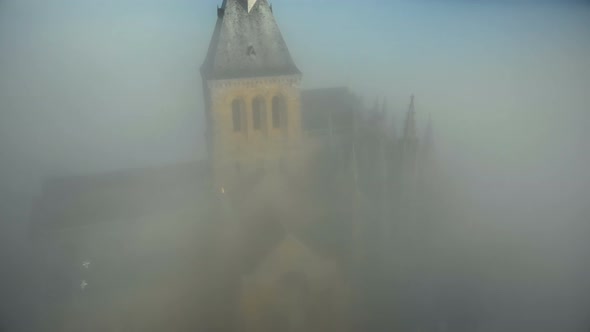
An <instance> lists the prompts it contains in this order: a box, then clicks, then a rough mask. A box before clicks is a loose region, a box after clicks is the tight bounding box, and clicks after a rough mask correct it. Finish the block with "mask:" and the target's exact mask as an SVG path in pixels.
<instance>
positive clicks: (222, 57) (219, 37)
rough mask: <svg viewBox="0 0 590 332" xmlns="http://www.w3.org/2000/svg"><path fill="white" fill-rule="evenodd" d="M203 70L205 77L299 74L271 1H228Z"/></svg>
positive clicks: (220, 14)
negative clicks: (274, 14) (269, 2)
mask: <svg viewBox="0 0 590 332" xmlns="http://www.w3.org/2000/svg"><path fill="white" fill-rule="evenodd" d="M201 73H202V75H203V77H204V78H205V79H232V78H245V77H260V76H278V75H298V74H300V73H301V72H300V71H299V69H298V68H297V67H296V66H295V63H294V62H293V59H292V58H291V54H290V53H289V49H288V48H287V44H286V43H285V41H284V39H283V36H282V35H281V32H280V30H279V27H278V25H277V23H276V21H275V18H274V16H273V12H272V8H271V6H270V5H269V4H268V1H267V0H224V2H223V4H222V6H221V8H218V18H217V24H216V25H215V30H214V32H213V37H212V38H211V43H210V45H209V51H208V52H207V57H206V59H205V62H204V63H203V66H202V67H201Z"/></svg>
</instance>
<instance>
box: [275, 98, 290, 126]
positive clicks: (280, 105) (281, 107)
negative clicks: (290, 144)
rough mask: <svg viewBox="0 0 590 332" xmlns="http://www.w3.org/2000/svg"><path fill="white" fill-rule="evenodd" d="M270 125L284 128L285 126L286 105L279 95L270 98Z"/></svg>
mask: <svg viewBox="0 0 590 332" xmlns="http://www.w3.org/2000/svg"><path fill="white" fill-rule="evenodd" d="M272 126H273V128H285V127H286V126H287V106H286V103H285V99H284V98H283V97H281V96H274V97H273V98H272Z"/></svg>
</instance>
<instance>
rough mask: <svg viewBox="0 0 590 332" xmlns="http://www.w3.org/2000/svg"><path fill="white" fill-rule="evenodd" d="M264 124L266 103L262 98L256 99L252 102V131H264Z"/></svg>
mask: <svg viewBox="0 0 590 332" xmlns="http://www.w3.org/2000/svg"><path fill="white" fill-rule="evenodd" d="M265 123H266V103H265V102H264V98H262V97H256V98H254V100H253V101H252V124H253V126H254V130H262V129H264V124H265Z"/></svg>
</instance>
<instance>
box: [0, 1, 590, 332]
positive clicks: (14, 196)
mask: <svg viewBox="0 0 590 332" xmlns="http://www.w3.org/2000/svg"><path fill="white" fill-rule="evenodd" d="M272 3H273V8H274V9H273V10H274V14H275V17H276V19H277V21H278V24H279V26H280V28H281V31H282V34H283V37H284V38H285V41H286V42H287V44H288V46H289V50H290V52H291V55H292V56H293V59H294V61H295V62H296V64H297V66H298V67H299V69H300V70H301V71H302V74H303V79H302V88H304V89H310V88H320V87H331V86H347V87H349V88H350V90H351V91H353V92H354V93H355V94H357V95H360V96H362V98H363V100H364V102H365V104H366V105H365V106H366V107H367V108H370V107H371V105H372V104H373V101H374V100H375V99H378V100H379V101H380V102H381V101H382V100H384V99H386V100H387V107H388V111H389V112H390V114H393V116H395V119H396V123H397V127H398V133H400V132H401V126H402V125H403V120H404V117H405V112H406V110H407V107H408V103H409V100H410V95H411V94H414V95H415V96H416V97H415V98H416V102H415V107H416V117H417V119H416V120H417V126H418V132H419V135H420V137H421V136H422V135H423V133H424V131H425V126H426V123H427V119H428V118H429V117H430V118H431V119H432V124H433V132H434V147H435V153H436V158H437V167H439V168H440V173H442V174H444V180H441V183H444V185H441V186H440V187H439V188H438V189H439V190H438V192H439V194H440V193H441V192H442V195H443V196H446V197H445V198H446V201H447V202H448V204H449V205H448V207H450V209H451V210H452V212H451V213H450V214H449V216H447V217H445V218H443V217H441V220H440V223H439V224H437V225H436V227H435V228H433V229H430V230H424V232H423V233H420V232H416V231H413V232H411V233H409V234H411V237H410V238H406V239H404V240H403V241H405V242H407V243H411V245H409V247H411V248H413V249H408V248H409V247H408V248H406V246H405V245H404V244H403V243H405V242H403V241H402V242H403V243H402V244H399V245H397V246H395V248H397V249H396V253H395V256H396V257H401V258H400V259H401V260H402V261H404V262H406V261H411V260H412V259H413V257H414V258H415V257H417V256H420V250H417V249H416V248H419V247H421V246H422V243H423V245H424V247H428V248H431V249H432V248H438V249H432V250H434V251H436V250H438V252H439V253H440V257H438V256H437V255H433V256H432V255H431V256H429V257H428V258H424V259H423V260H424V261H427V262H429V263H428V264H430V265H432V266H437V268H433V269H431V270H428V269H426V270H428V271H431V272H415V273H417V275H416V276H412V278H414V277H415V278H416V279H420V280H422V279H423V280H429V281H430V283H429V287H433V288H437V292H439V293H445V294H447V293H449V294H451V295H449V297H448V298H452V299H455V298H456V299H457V300H449V301H450V302H448V303H446V305H443V306H442V307H438V308H439V309H435V310H434V311H440V312H442V311H443V307H444V310H447V311H449V312H450V311H453V310H455V313H452V314H450V315H451V316H452V315H454V316H453V317H455V316H456V317H461V318H457V319H459V320H461V319H463V320H469V319H473V320H476V321H477V324H476V325H477V328H478V331H589V330H590V282H589V280H590V243H589V242H588V241H587V237H588V236H590V208H589V203H590V175H589V174H588V170H590V133H589V131H588V128H590V93H589V92H590V38H589V37H590V4H589V3H588V2H585V1H557V0H556V1H527V0H523V1H516V0H515V1H486V2H481V1H480V2H470V1H461V0H456V1H455V0H451V1H430V0H411V1H410V0H395V1H394V0H389V1H385V0H383V1H382V0H371V1H352V0H351V1H328V0H326V1H309V0H275V1H272ZM217 5H221V0H219V1H218V0H206V1H205V0H161V1H155V0H144V1H138V0H116V1H115V0H103V1H90V0H52V1H45V0H0V160H1V164H0V263H1V266H2V268H1V270H0V331H30V330H31V329H33V327H32V326H33V323H31V322H32V321H34V322H35V324H37V323H38V322H39V319H38V317H33V316H35V315H36V309H34V308H36V307H37V306H38V302H39V299H38V294H37V289H38V287H37V286H38V285H37V284H38V283H39V280H38V278H37V274H38V272H37V271H36V265H35V264H33V263H32V262H34V261H36V260H37V259H38V258H36V257H35V255H36V253H35V250H34V249H33V248H34V245H33V244H32V241H33V240H32V239H31V235H30V233H31V230H30V229H31V224H30V220H31V208H32V206H33V203H34V199H35V198H36V197H39V196H40V195H41V194H42V187H43V186H42V185H43V183H44V181H45V180H47V179H51V178H54V177H63V176H73V175H83V174H86V175H88V174H101V173H106V172H109V171H115V170H122V169H136V168H146V167H155V166H162V165H173V164H177V163H183V162H190V161H195V160H204V159H206V158H207V154H206V148H205V116H204V109H205V105H204V102H203V92H202V91H203V89H202V81H201V77H200V72H199V68H200V66H201V64H202V63H203V61H204V58H205V56H206V52H207V47H208V46H209V41H210V38H211V34H212V32H213V28H214V26H215V21H216V19H217V13H216V6H217ZM139 201H141V200H139ZM415 203H416V204H418V205H419V204H420V202H415ZM450 216H452V217H450ZM157 229H158V230H160V229H165V227H163V226H160V227H158V228H157ZM170 241H171V242H173V240H170ZM406 249H407V250H408V252H410V251H411V250H416V252H417V254H416V255H417V256H412V255H405V256H404V250H406ZM392 255H394V254H393V253H392ZM416 259H417V260H420V259H422V258H416ZM428 264H427V265H428ZM410 265H411V264H407V263H402V264H400V266H401V268H400V269H401V270H402V271H399V273H398V271H396V270H395V269H394V270H392V271H390V272H392V274H394V275H395V274H396V273H398V274H399V275H410V274H411V273H414V272H409V270H404V268H403V267H404V266H410ZM441 266H444V267H441ZM426 270H420V269H414V270H412V271H426ZM432 271H439V272H440V271H443V272H441V275H437V274H436V273H437V272H432ZM421 273H429V275H428V276H425V275H423V274H421ZM392 292H393V294H396V292H397V293H399V294H403V293H404V290H396V289H394V290H393V291H392ZM412 294H413V293H412ZM460 294H467V296H460ZM400 296H404V295H400ZM406 296H408V298H412V295H411V294H410V295H406ZM394 297H395V295H394ZM464 298H469V301H470V302H468V303H467V304H461V303H460V302H461V301H462V299H464ZM474 299H477V300H474ZM450 303H452V304H450ZM455 304H456V307H454V305H455ZM385 305H386V304H384V306H385ZM397 306H399V303H398V304H397V305H396V310H398V309H397ZM434 306H435V307H436V305H434ZM410 307H411V305H410V304H408V308H410ZM418 307H419V306H418ZM412 308H414V307H412ZM383 310H384V311H387V310H388V308H383ZM408 310H410V309H408ZM470 310H471V311H470ZM391 311H392V312H393V311H394V309H393V308H392V309H391ZM474 311H477V314H473V312H474ZM392 314H393V313H392ZM429 315H432V312H430V314H429ZM441 315H442V314H441ZM466 317H469V318H466ZM472 317H476V318H472ZM428 319H431V316H429V318H428ZM457 326H459V325H457ZM443 330H444V327H440V329H439V331H443ZM464 330H465V331H467V330H469V331H474V330H475V328H473V329H468V328H466V329H464ZM449 331H450V329H449Z"/></svg>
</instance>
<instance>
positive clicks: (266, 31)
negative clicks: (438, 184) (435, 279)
mask: <svg viewBox="0 0 590 332" xmlns="http://www.w3.org/2000/svg"><path fill="white" fill-rule="evenodd" d="M217 17H218V19H217V23H216V25H215V28H214V30H213V35H212V39H211V43H210V46H209V50H208V53H207V55H206V59H205V62H204V63H203V65H202V67H201V75H202V79H203V89H204V91H203V96H204V103H205V106H206V111H205V121H206V124H207V126H206V128H207V129H206V130H207V132H206V139H207V149H208V159H207V160H206V161H204V162H200V163H188V164H182V165H170V166H167V167H161V168H155V169H145V170H128V171H120V172H113V173H106V174H99V175H95V176H87V177H69V178H62V179H52V180H50V181H48V182H47V185H46V186H45V188H44V190H43V193H42V194H41V196H40V197H39V199H38V200H37V203H36V204H35V208H34V214H33V220H32V224H33V225H34V227H33V232H32V235H33V239H34V241H35V243H36V247H37V249H38V252H39V255H38V257H39V269H40V271H41V272H40V276H42V279H43V280H44V286H43V287H42V289H41V290H40V294H41V299H42V300H40V308H39V312H40V315H39V317H40V322H42V324H43V326H44V327H45V330H59V331H81V330H84V331H92V330H96V331H117V330H121V331H195V330H197V331H277V330H280V331H282V330H285V331H287V330H288V331H348V330H350V331H356V330H363V329H366V328H367V327H368V326H371V324H373V325H375V324H377V323H375V318H374V310H373V309H375V308H374V306H377V304H376V303H379V305H381V304H382V302H379V301H375V299H374V298H375V296H374V295H372V294H371V292H370V291H368V290H367V285H370V284H371V283H374V280H373V279H371V278H372V277H373V276H375V273H376V272H375V271H377V270H376V267H377V266H380V264H381V263H382V261H380V259H381V258H382V253H383V252H384V250H387V248H386V246H385V245H387V244H388V243H389V242H390V241H391V240H392V238H391V237H390V236H389V235H391V233H392V232H393V231H394V228H395V223H396V222H401V219H410V216H411V214H412V211H411V210H410V209H408V208H404V206H405V204H406V203H403V202H410V201H411V197H410V198H409V197H408V195H407V193H410V192H413V191H412V190H413V188H414V185H415V183H414V182H413V181H406V180H405V179H407V178H408V177H405V176H403V174H406V173H411V174H414V173H416V172H418V170H419V167H417V165H418V164H419V162H420V160H421V159H420V158H418V155H419V153H418V152H419V150H420V151H422V150H425V149H423V148H421V147H420V145H419V141H418V139H417V134H416V128H415V120H414V101H413V97H412V102H411V105H410V107H409V110H408V112H407V114H406V121H405V125H404V130H403V133H404V134H403V135H402V137H397V136H396V135H395V134H394V133H393V131H394V130H393V128H392V126H390V125H387V123H390V122H389V120H387V119H386V118H387V116H388V115H387V109H386V106H385V105H384V104H383V105H382V106H381V107H375V108H374V109H369V110H367V109H365V108H364V107H363V105H362V102H361V99H360V98H359V97H357V96H355V95H354V94H352V93H351V92H350V91H349V90H348V89H346V88H341V87H338V88H325V89H317V90H306V91H301V90H300V82H301V80H302V77H303V76H302V73H301V71H300V70H299V69H298V68H297V66H296V65H295V62H294V61H293V59H292V57H291V55H290V53H289V50H288V48H287V45H286V43H285V41H284V39H283V37H282V36H281V33H280V30H279V28H278V25H277V22H276V21H275V19H274V16H273V8H272V6H271V5H270V4H269V3H268V1H267V0H224V1H223V4H222V6H221V7H219V8H218V10H217ZM418 173H419V172H418ZM58 285H59V286H58Z"/></svg>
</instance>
